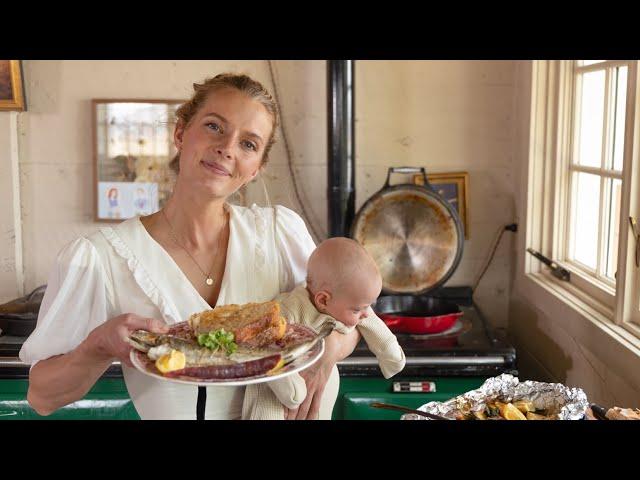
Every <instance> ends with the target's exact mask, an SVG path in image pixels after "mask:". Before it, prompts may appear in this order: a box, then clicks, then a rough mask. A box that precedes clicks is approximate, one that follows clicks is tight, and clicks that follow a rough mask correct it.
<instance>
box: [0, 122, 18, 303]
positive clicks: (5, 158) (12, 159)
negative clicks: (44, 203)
mask: <svg viewBox="0 0 640 480" xmlns="http://www.w3.org/2000/svg"><path fill="white" fill-rule="evenodd" d="M17 119H18V113H17V112H0V303H3V302H4V301H6V300H9V299H12V298H16V297H18V296H21V295H22V294H23V291H22V288H23V278H22V272H23V268H22V247H21V245H22V244H21V233H22V229H21V226H20V196H19V179H18V128H17Z"/></svg>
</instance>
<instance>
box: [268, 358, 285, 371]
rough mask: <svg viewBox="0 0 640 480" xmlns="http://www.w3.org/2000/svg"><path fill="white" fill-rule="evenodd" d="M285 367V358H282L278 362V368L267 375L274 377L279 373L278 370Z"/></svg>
mask: <svg viewBox="0 0 640 480" xmlns="http://www.w3.org/2000/svg"><path fill="white" fill-rule="evenodd" d="M283 366H284V358H281V359H280V360H278V363H276V366H275V367H273V368H272V369H271V370H269V371H268V372H267V375H273V374H274V373H277V372H278V370H280V369H281V368H282V367H283Z"/></svg>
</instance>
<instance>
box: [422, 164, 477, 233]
mask: <svg viewBox="0 0 640 480" xmlns="http://www.w3.org/2000/svg"><path fill="white" fill-rule="evenodd" d="M427 180H428V181H429V183H430V184H431V186H432V187H433V189H434V190H435V191H436V192H438V194H440V195H441V196H442V197H443V198H444V199H445V200H447V201H449V203H451V205H453V207H454V208H455V209H456V211H457V212H458V215H459V216H460V221H461V222H462V227H463V229H464V238H465V239H467V240H468V239H469V219H468V213H467V212H468V211H469V204H468V194H467V192H468V191H469V174H468V173H467V172H453V173H429V174H427ZM413 183H414V184H415V185H424V179H423V177H422V174H416V175H414V176H413Z"/></svg>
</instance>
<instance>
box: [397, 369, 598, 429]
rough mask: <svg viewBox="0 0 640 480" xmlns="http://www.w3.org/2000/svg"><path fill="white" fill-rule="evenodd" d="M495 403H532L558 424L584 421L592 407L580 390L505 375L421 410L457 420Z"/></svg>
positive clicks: (408, 417)
mask: <svg viewBox="0 0 640 480" xmlns="http://www.w3.org/2000/svg"><path fill="white" fill-rule="evenodd" d="M495 400H498V401H501V402H505V403H507V402H515V401H518V400H526V401H530V402H532V403H533V406H534V407H535V409H536V410H547V411H551V412H554V413H556V414H557V419H558V420H581V419H582V418H583V417H584V414H585V411H586V410H587V407H588V406H589V402H588V400H587V396H586V395H585V393H584V391H583V390H582V389H580V388H568V387H565V386H564V385H562V384H561V383H544V382H534V381H531V380H527V381H526V382H520V381H519V380H518V378H517V377H514V376H513V375H509V374H506V373H505V374H502V375H499V376H497V377H493V378H489V379H487V381H486V382H484V383H483V384H482V386H481V387H480V388H478V389H476V390H471V391H470V392H467V393H465V394H463V395H460V396H457V397H455V398H452V399H450V400H447V401H446V402H429V403H426V404H424V405H422V406H421V407H420V408H418V410H421V411H423V412H427V413H434V414H436V415H442V416H443V417H447V418H450V419H452V420H455V418H456V414H460V413H471V412H478V411H482V410H484V409H485V407H486V405H487V403H489V402H493V401H495ZM400 418H401V419H402V420H429V419H428V418H426V417H422V416H420V415H417V414H415V413H408V414H405V415H402V417H400Z"/></svg>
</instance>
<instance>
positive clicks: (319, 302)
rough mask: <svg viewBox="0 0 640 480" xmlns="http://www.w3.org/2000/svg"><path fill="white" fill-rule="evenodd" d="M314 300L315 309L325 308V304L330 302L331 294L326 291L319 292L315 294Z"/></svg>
mask: <svg viewBox="0 0 640 480" xmlns="http://www.w3.org/2000/svg"><path fill="white" fill-rule="evenodd" d="M314 300H315V301H316V306H317V307H320V308H327V304H328V303H329V300H331V294H330V293H329V292H327V291H326V290H320V291H319V292H316V294H315V296H314Z"/></svg>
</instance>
